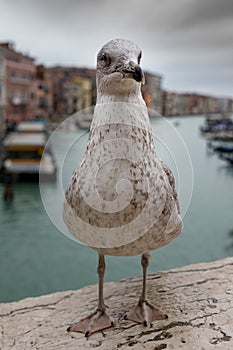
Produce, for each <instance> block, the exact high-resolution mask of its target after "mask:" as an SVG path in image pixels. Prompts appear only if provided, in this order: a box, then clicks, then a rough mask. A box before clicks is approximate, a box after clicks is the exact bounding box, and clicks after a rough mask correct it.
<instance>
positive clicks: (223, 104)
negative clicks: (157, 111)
mask: <svg viewBox="0 0 233 350" xmlns="http://www.w3.org/2000/svg"><path fill="white" fill-rule="evenodd" d="M232 112H233V108H232V99H230V98H225V99H220V98H218V97H214V96H206V95H200V94H192V93H191V94H190V93H176V92H171V91H164V92H163V114H164V115H166V116H174V115H193V114H214V113H232Z"/></svg>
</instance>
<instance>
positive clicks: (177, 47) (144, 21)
mask: <svg viewBox="0 0 233 350" xmlns="http://www.w3.org/2000/svg"><path fill="white" fill-rule="evenodd" d="M0 8H1V13H0V23H1V34H0V40H6V39H11V40H14V41H15V42H16V43H17V48H18V49H19V50H23V51H29V52H30V53H31V55H32V56H35V57H36V58H37V60H38V61H39V62H44V63H45V64H47V65H53V64H59V63H60V64H66V65H81V66H86V65H87V66H91V67H94V66H95V57H96V53H97V51H98V50H99V48H100V47H101V46H102V44H104V43H105V42H106V41H108V40H110V39H112V38H116V37H125V38H128V39H131V40H134V41H136V42H137V43H138V44H139V45H140V46H141V47H142V48H143V63H142V64H143V66H144V68H146V69H149V70H150V71H152V72H153V71H154V72H156V71H157V72H159V73H161V74H162V75H163V76H164V78H165V85H166V87H169V84H171V88H177V89H178V90H182V89H189V90H193V87H194V86H193V85H192V84H194V82H195V89H197V90H198V89H199V90H202V89H206V86H207V85H208V84H206V82H207V81H211V84H209V85H208V89H209V92H210V93H216V94H219V93H222V94H228V95H229V94H230V95H232V94H233V76H232V71H233V60H232V57H233V45H232V32H233V1H232V0H165V1H160V0H144V1H141V2H135V0H116V1H109V0H86V1H81V0H56V1H55V0H40V1H32V0H11V1H8V2H7V1H5V0H0ZM184 75H185V76H186V79H182V77H183V76H184ZM194 75H195V79H189V78H188V77H191V76H193V77H194ZM182 84H183V85H182ZM206 92H207V91H206Z"/></svg>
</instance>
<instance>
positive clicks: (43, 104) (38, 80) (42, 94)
mask: <svg viewBox="0 0 233 350" xmlns="http://www.w3.org/2000/svg"><path fill="white" fill-rule="evenodd" d="M34 91H35V100H36V103H35V111H34V115H35V118H36V119H49V118H51V117H52V114H53V86H52V79H51V78H50V76H49V75H48V73H47V71H46V69H45V67H44V66H43V65H42V64H41V65H38V66H36V75H35V83H34Z"/></svg>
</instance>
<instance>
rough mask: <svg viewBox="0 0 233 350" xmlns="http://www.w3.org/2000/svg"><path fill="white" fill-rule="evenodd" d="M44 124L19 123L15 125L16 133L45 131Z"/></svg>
mask: <svg viewBox="0 0 233 350" xmlns="http://www.w3.org/2000/svg"><path fill="white" fill-rule="evenodd" d="M45 129H46V127H45V123H44V122H21V123H19V124H18V125H17V131H21V132H22V131H25V132H26V131H31V132H33V131H36V132H38V131H45Z"/></svg>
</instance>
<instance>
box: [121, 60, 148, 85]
mask: <svg viewBox="0 0 233 350" xmlns="http://www.w3.org/2000/svg"><path fill="white" fill-rule="evenodd" d="M120 71H121V72H122V73H123V74H124V75H125V77H127V78H129V77H130V78H133V79H134V80H136V81H137V82H139V83H142V84H143V85H144V84H145V76H144V73H143V71H142V68H141V67H140V66H139V65H138V64H135V63H134V62H133V61H131V62H129V64H127V66H125V67H124V68H120Z"/></svg>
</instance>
